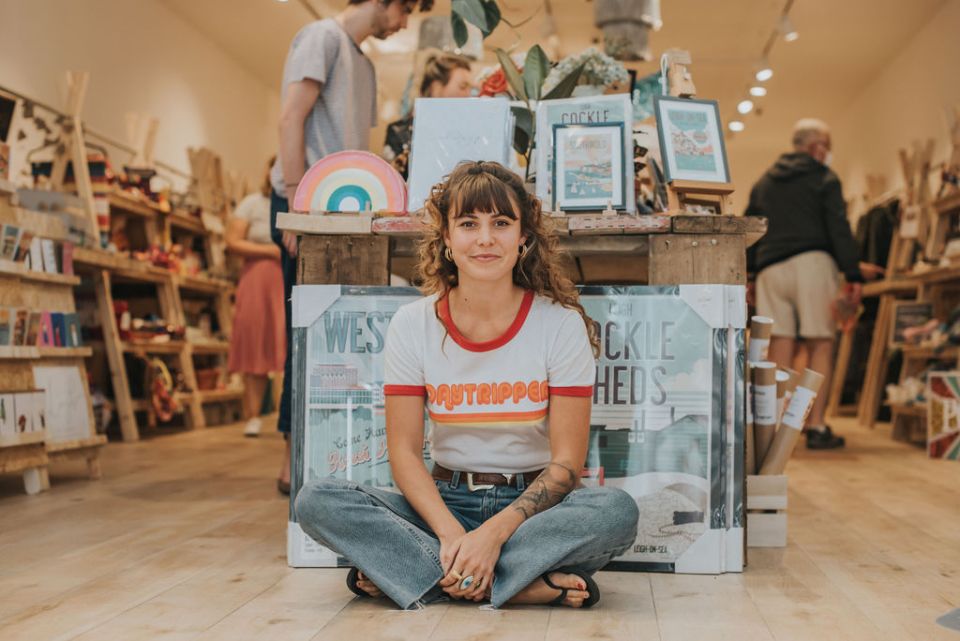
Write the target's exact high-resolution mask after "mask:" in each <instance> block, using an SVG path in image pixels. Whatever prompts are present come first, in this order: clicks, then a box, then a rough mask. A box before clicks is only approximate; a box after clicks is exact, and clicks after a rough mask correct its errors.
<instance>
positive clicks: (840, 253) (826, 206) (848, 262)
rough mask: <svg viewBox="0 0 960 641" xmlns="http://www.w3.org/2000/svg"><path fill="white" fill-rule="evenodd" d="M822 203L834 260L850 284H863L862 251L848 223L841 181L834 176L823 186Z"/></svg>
mask: <svg viewBox="0 0 960 641" xmlns="http://www.w3.org/2000/svg"><path fill="white" fill-rule="evenodd" d="M822 202H823V217H824V223H825V225H826V228H827V236H828V237H829V238H830V243H831V244H832V247H833V258H834V260H836V261H837V266H838V267H839V268H840V271H841V272H843V274H844V276H846V279H847V282H848V283H862V282H863V274H861V273H860V249H859V248H858V247H857V241H856V240H854V238H853V232H851V231H850V223H849V222H848V221H847V205H846V203H844V202H843V190H842V188H841V187H840V181H839V180H838V179H837V178H836V177H835V176H833V175H831V176H830V177H829V178H827V180H826V183H825V184H824V186H823V198H822Z"/></svg>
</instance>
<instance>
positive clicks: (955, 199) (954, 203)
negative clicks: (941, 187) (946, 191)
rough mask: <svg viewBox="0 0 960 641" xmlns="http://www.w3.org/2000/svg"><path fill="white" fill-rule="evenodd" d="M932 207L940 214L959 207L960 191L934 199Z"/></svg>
mask: <svg viewBox="0 0 960 641" xmlns="http://www.w3.org/2000/svg"><path fill="white" fill-rule="evenodd" d="M933 207H934V209H936V210H937V213H938V214H941V215H942V214H948V213H950V212H953V211H956V210H958V209H960V191H957V192H955V193H952V194H950V195H949V196H945V197H943V198H941V199H940V200H937V201H935V202H934V203H933Z"/></svg>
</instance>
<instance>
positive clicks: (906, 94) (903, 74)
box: [831, 0, 960, 214]
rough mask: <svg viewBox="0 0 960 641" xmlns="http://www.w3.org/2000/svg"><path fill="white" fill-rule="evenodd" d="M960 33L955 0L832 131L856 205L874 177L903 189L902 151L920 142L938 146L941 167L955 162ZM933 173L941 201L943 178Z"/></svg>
mask: <svg viewBox="0 0 960 641" xmlns="http://www.w3.org/2000/svg"><path fill="white" fill-rule="evenodd" d="M958 30H960V0H951V1H950V2H947V3H946V4H945V5H944V6H943V8H942V9H941V10H940V11H939V12H938V13H937V14H936V15H935V16H934V17H933V19H932V20H930V22H928V23H927V25H926V26H925V27H924V28H923V29H921V30H920V31H919V32H918V33H917V35H916V36H915V37H914V38H913V39H912V40H911V41H910V42H908V43H907V44H906V46H904V47H903V48H902V49H901V51H900V52H899V53H898V54H897V55H896V57H895V58H894V59H893V60H891V62H890V64H889V65H888V66H887V67H886V69H884V71H883V72H882V73H881V74H879V75H878V76H877V77H876V78H875V79H873V81H871V82H870V83H869V84H868V85H867V86H866V87H865V89H864V90H863V91H862V92H861V93H860V94H859V95H858V96H857V97H856V98H855V99H854V100H853V101H852V102H851V103H850V105H849V106H848V107H847V108H846V109H845V110H844V111H843V112H842V115H841V116H840V118H839V119H837V120H836V121H835V122H833V123H831V125H832V129H833V148H834V152H833V155H834V157H835V158H836V159H837V172H838V173H839V174H840V178H841V179H842V180H843V187H844V194H845V196H846V197H847V198H848V199H850V198H851V197H852V196H858V195H861V194H863V193H864V192H865V190H866V175H867V174H868V173H879V174H883V175H884V176H885V177H886V179H887V184H888V187H890V188H895V187H898V186H902V185H903V177H902V175H901V171H900V161H899V155H898V150H899V149H901V148H909V146H910V145H911V144H912V143H913V141H917V140H926V139H927V138H933V139H934V141H935V143H934V144H935V146H934V154H933V163H934V165H937V164H940V163H942V162H943V161H944V160H946V159H947V157H948V155H949V153H950V149H951V146H950V129H949V124H948V123H949V122H950V119H949V117H948V115H949V114H951V113H952V110H953V108H954V106H960V35H958ZM931 173H932V179H931V188H932V189H933V190H934V193H935V191H936V189H938V188H939V186H940V177H939V171H936V170H935V171H933V172H931ZM856 213H858V212H856V211H854V214H856Z"/></svg>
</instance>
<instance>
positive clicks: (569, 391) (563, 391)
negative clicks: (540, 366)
mask: <svg viewBox="0 0 960 641" xmlns="http://www.w3.org/2000/svg"><path fill="white" fill-rule="evenodd" d="M550 396H593V385H578V386H576V387H554V386H552V385H551V386H550Z"/></svg>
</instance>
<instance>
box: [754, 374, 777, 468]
mask: <svg viewBox="0 0 960 641" xmlns="http://www.w3.org/2000/svg"><path fill="white" fill-rule="evenodd" d="M776 431H777V367H776V365H774V364H773V363H768V362H761V363H754V364H753V435H754V440H755V441H756V442H755V443H754V452H755V456H756V461H757V467H760V464H761V462H762V461H763V459H764V457H766V455H767V450H768V449H769V448H770V444H771V443H772V442H773V435H774V433H775V432H776Z"/></svg>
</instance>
